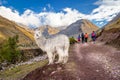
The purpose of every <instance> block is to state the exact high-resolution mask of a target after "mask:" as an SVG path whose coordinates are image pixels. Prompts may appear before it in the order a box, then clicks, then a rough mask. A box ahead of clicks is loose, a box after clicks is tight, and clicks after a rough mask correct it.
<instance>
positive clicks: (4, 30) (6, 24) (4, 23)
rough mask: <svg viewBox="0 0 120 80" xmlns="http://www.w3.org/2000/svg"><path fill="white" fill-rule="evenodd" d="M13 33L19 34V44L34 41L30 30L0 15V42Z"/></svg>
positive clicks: (13, 34)
mask: <svg viewBox="0 0 120 80" xmlns="http://www.w3.org/2000/svg"><path fill="white" fill-rule="evenodd" d="M15 35H19V43H20V44H29V43H31V42H34V38H33V33H32V32H31V31H29V30H27V29H25V28H23V27H21V26H18V25H17V24H16V23H15V22H12V21H10V20H8V19H6V18H3V17H2V16H0V43H2V42H3V41H4V40H6V39H8V38H9V37H13V36H15Z"/></svg>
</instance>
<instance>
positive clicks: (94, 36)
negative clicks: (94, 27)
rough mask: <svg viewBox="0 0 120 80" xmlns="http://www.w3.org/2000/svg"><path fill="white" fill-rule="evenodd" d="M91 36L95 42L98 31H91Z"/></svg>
mask: <svg viewBox="0 0 120 80" xmlns="http://www.w3.org/2000/svg"><path fill="white" fill-rule="evenodd" d="M91 38H92V41H93V43H95V40H96V33H95V31H93V32H92V33H91Z"/></svg>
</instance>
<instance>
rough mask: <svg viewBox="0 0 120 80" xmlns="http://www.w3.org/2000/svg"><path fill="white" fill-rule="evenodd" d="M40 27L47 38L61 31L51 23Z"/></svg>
mask: <svg viewBox="0 0 120 80" xmlns="http://www.w3.org/2000/svg"><path fill="white" fill-rule="evenodd" d="M38 29H41V30H43V35H44V36H45V37H47V38H48V37H50V36H52V35H55V34H57V33H58V32H59V31H60V30H59V29H58V28H55V27H51V26H49V25H45V26H40V27H39V28H38Z"/></svg>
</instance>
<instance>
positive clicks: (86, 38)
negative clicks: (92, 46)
mask: <svg viewBox="0 0 120 80" xmlns="http://www.w3.org/2000/svg"><path fill="white" fill-rule="evenodd" d="M84 37H85V42H86V43H87V40H88V34H87V33H85V35H84Z"/></svg>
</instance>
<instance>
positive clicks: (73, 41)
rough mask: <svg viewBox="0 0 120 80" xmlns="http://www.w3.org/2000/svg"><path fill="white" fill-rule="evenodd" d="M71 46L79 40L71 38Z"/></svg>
mask: <svg viewBox="0 0 120 80" xmlns="http://www.w3.org/2000/svg"><path fill="white" fill-rule="evenodd" d="M69 40H70V44H74V43H76V42H77V40H75V39H74V37H71V38H69Z"/></svg>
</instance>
